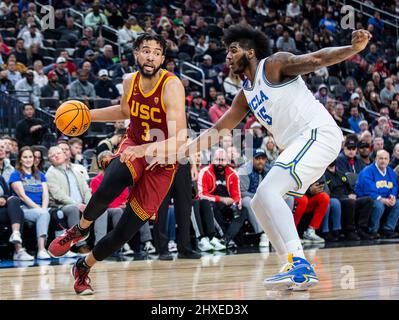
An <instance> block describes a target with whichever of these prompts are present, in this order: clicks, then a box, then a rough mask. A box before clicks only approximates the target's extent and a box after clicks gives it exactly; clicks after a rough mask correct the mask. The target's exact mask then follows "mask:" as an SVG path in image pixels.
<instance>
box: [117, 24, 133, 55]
mask: <svg viewBox="0 0 399 320" xmlns="http://www.w3.org/2000/svg"><path fill="white" fill-rule="evenodd" d="M132 20H133V19H132V17H129V18H127V19H126V21H125V24H124V25H123V27H122V28H121V29H119V30H118V43H119V44H120V45H121V46H122V47H123V49H124V50H125V52H126V51H128V50H132V49H133V43H134V40H136V38H137V32H136V31H134V30H132V29H131V26H132Z"/></svg>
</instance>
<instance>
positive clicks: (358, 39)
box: [352, 29, 372, 52]
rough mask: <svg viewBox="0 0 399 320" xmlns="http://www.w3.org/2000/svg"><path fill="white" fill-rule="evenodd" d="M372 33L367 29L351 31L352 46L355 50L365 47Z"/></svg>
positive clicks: (358, 50)
mask: <svg viewBox="0 0 399 320" xmlns="http://www.w3.org/2000/svg"><path fill="white" fill-rule="evenodd" d="M371 37H372V35H371V33H370V32H368V31H367V30H363V29H362V30H355V31H353V32H352V48H353V49H355V50H356V51H357V52H360V51H362V50H363V49H364V48H366V46H367V44H368V42H369V40H370V39H371Z"/></svg>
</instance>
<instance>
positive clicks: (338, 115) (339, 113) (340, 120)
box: [334, 103, 350, 129]
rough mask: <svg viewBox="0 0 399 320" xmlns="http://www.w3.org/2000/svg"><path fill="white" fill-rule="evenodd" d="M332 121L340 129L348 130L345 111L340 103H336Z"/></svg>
mask: <svg viewBox="0 0 399 320" xmlns="http://www.w3.org/2000/svg"><path fill="white" fill-rule="evenodd" d="M334 120H335V122H336V123H337V125H338V126H339V127H340V128H345V129H350V125H349V122H348V119H347V118H346V116H345V109H344V106H343V104H342V103H337V104H336V106H335V113H334Z"/></svg>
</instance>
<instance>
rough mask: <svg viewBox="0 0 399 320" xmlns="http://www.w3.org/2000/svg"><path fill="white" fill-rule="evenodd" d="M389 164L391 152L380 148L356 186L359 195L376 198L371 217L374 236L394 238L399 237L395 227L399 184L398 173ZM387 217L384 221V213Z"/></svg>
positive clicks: (398, 204) (370, 228) (360, 175)
mask: <svg viewBox="0 0 399 320" xmlns="http://www.w3.org/2000/svg"><path fill="white" fill-rule="evenodd" d="M388 164H389V153H388V152H386V151H385V150H379V151H378V152H377V156H376V159H375V163H374V164H372V165H370V166H368V167H366V168H365V169H364V170H363V171H362V172H361V173H360V174H359V177H358V180H357V183H356V186H355V192H356V194H357V196H358V197H364V196H369V197H371V198H373V200H374V206H373V211H372V213H371V217H370V224H369V232H370V233H371V234H372V235H373V237H374V238H376V239H378V238H379V237H380V234H379V233H378V232H379V231H380V230H381V236H382V237H384V238H388V239H392V238H398V237H399V234H397V233H396V232H395V228H396V225H397V222H398V218H399V202H397V201H396V197H397V195H398V184H397V178H396V174H395V172H394V171H393V169H392V168H391V167H389V166H388ZM385 212H386V213H387V217H386V219H385V221H384V222H383V225H382V227H380V224H381V218H382V216H383V215H384V213H385Z"/></svg>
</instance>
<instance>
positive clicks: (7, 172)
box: [0, 139, 14, 181]
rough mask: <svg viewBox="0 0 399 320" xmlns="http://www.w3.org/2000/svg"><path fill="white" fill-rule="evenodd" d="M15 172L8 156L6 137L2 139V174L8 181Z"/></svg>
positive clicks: (0, 147) (0, 154)
mask: <svg viewBox="0 0 399 320" xmlns="http://www.w3.org/2000/svg"><path fill="white" fill-rule="evenodd" d="M13 172H14V167H13V166H12V165H11V163H10V159H9V158H7V153H6V142H5V141H4V139H0V176H2V177H3V178H4V180H6V181H8V180H9V179H10V176H11V173H13Z"/></svg>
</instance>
